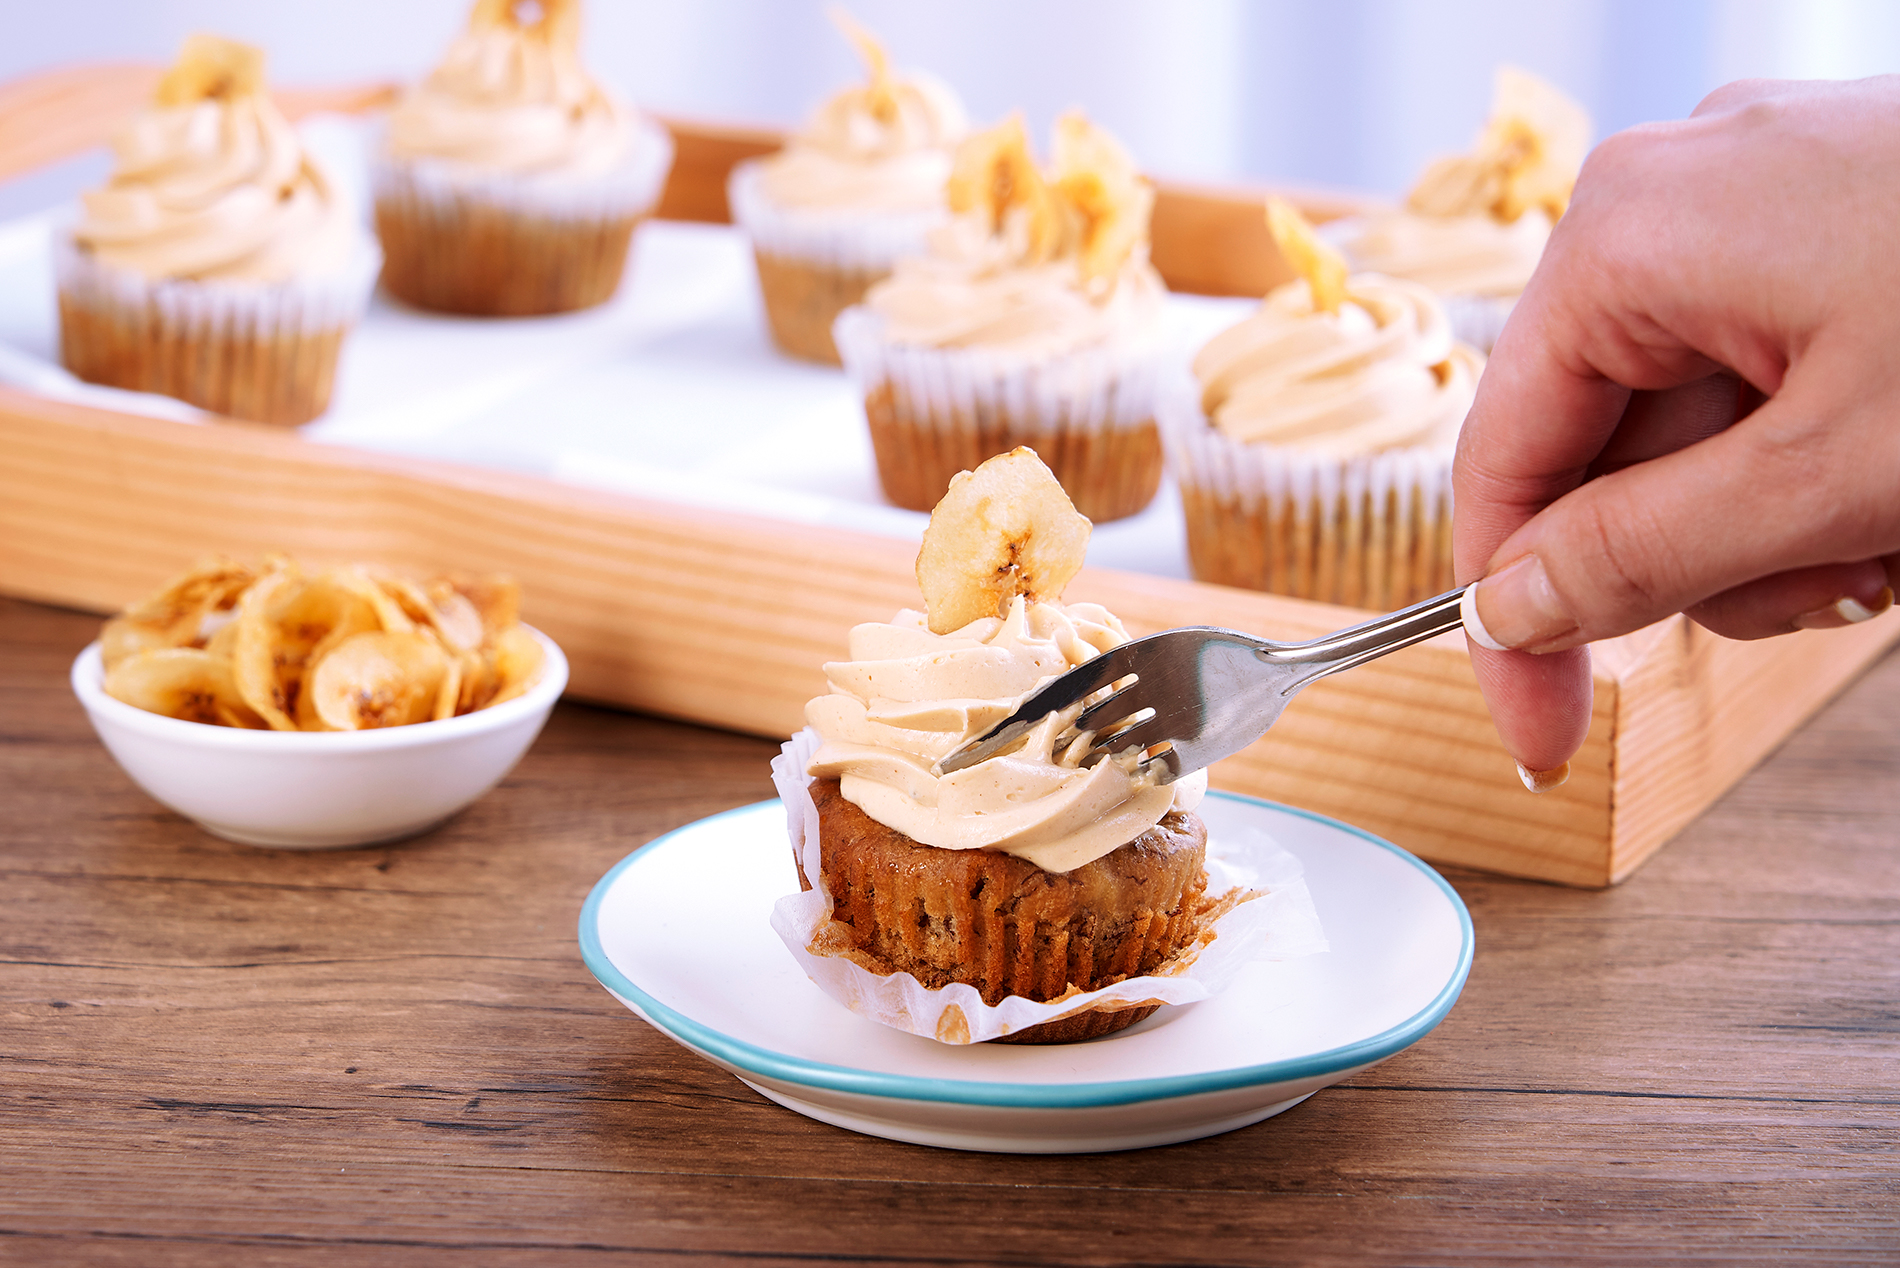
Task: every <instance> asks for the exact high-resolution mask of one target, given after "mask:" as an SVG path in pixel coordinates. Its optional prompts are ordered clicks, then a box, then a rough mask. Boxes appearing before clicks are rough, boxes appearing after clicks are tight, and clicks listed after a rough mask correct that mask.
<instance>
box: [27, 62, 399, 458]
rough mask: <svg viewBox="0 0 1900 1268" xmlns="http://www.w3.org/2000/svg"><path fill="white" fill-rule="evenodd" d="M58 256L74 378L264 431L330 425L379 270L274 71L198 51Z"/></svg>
mask: <svg viewBox="0 0 1900 1268" xmlns="http://www.w3.org/2000/svg"><path fill="white" fill-rule="evenodd" d="M113 153H114V160H115V161H114V166H113V172H112V176H111V178H110V179H109V180H107V182H106V184H105V186H104V187H103V188H100V189H96V190H93V191H91V192H89V193H87V194H85V195H84V197H83V200H82V211H81V213H80V215H79V217H78V220H77V222H76V223H75V224H74V225H73V226H72V227H71V228H70V229H69V230H67V231H65V232H63V233H61V234H60V235H59V236H58V237H57V238H56V241H55V246H54V254H55V260H54V267H55V275H56V277H57V280H58V288H59V333H60V359H61V361H63V362H64V363H65V365H66V368H67V369H69V370H71V371H72V372H73V373H74V374H76V375H78V376H79V377H80V378H82V379H85V380H87V381H88V382H92V383H104V384H108V385H110V386H112V387H122V388H130V389H132V390H134V391H140V392H162V393H164V394H165V395H167V396H175V397H177V398H178V399H180V400H182V401H188V402H190V403H191V404H193V405H197V406H201V407H202V408H204V409H208V410H212V411H215V412H216V413H220V414H228V415H230V416H232V417H234V418H244V419H250V420H252V421H254V422H261V423H281V424H288V425H295V424H298V423H306V422H309V421H310V420H311V419H313V418H315V417H316V416H317V415H319V414H321V413H322V412H323V411H324V408H325V407H326V406H327V405H328V404H329V401H330V386H331V382H332V380H333V379H334V378H335V376H336V362H337V352H338V350H339V349H340V348H341V346H342V344H343V338H344V336H345V335H346V334H347V333H348V332H349V329H350V327H351V326H352V325H353V324H354V323H355V322H356V320H357V319H358V318H359V317H360V316H361V315H362V313H363V308H364V306H365V304H366V303H367V302H368V299H369V292H370V289H371V288H372V287H373V286H374V285H375V280H376V269H377V267H378V265H379V263H380V262H381V258H382V257H381V254H380V253H379V252H378V250H377V248H376V244H375V242H374V241H372V240H371V239H370V237H369V235H368V233H366V232H365V231H364V230H363V228H362V227H361V226H360V225H359V224H358V223H357V221H356V218H355V216H354V215H352V213H351V210H350V208H349V207H348V206H347V205H345V203H344V202H343V201H342V200H341V199H340V198H339V197H338V195H337V192H336V188H335V186H333V185H332V184H331V182H330V180H329V178H328V177H327V176H326V175H325V174H324V173H323V171H322V169H321V168H319V167H318V166H317V165H316V163H315V162H313V161H312V160H311V158H310V156H309V155H308V154H306V153H305V152H304V149H303V146H302V145H301V144H300V143H299V142H298V139H297V134H296V133H295V132H294V131H293V130H292V129H291V126H290V123H289V122H288V121H287V120H286V119H285V118H284V116H283V114H282V113H281V112H279V110H278V109H277V107H276V106H275V105H274V104H272V102H271V99H270V97H269V96H268V95H267V94H266V92H265V88H264V55H263V53H261V52H260V51H258V50H257V49H254V48H250V47H247V46H245V45H243V44H236V43H232V42H231V41H229V40H223V39H219V38H217V37H215V36H210V35H195V36H193V37H191V39H189V40H187V41H186V43H185V48H184V52H183V53H182V54H181V55H180V57H179V60H178V63H177V65H175V66H173V67H172V68H171V70H170V71H168V72H167V73H166V75H165V76H164V78H163V79H162V80H160V81H159V85H158V92H157V94H156V96H155V97H154V98H153V101H152V104H151V105H150V106H148V107H147V108H146V109H145V110H143V111H141V112H140V113H139V114H138V115H137V116H135V117H134V118H133V119H132V120H131V122H130V123H128V124H127V125H126V126H125V128H124V129H123V130H122V131H121V132H120V133H119V135H118V137H117V138H116V139H115V140H114V142H113Z"/></svg>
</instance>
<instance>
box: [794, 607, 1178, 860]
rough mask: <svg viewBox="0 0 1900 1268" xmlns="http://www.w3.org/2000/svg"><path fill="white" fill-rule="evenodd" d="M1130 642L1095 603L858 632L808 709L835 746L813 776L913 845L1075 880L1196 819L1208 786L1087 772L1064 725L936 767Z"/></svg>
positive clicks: (903, 621) (1114, 768) (914, 619)
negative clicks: (1025, 702) (1090, 866)
mask: <svg viewBox="0 0 1900 1268" xmlns="http://www.w3.org/2000/svg"><path fill="white" fill-rule="evenodd" d="M1127 640H1128V634H1127V631H1125V630H1124V629H1123V628H1122V625H1121V622H1120V621H1118V620H1116V619H1115V617H1114V616H1112V615H1110V614H1109V612H1108V611H1107V610H1106V609H1104V608H1102V607H1100V606H1099V605H1096V604H1092V603H1075V604H1069V605H1066V606H1065V605H1062V604H1059V603H1047V602H1028V601H1026V600H1025V599H1024V598H1023V597H1022V596H1020V595H1019V596H1017V597H1016V598H1015V599H1013V600H1012V601H1011V603H1010V606H1009V607H1008V609H1007V611H1006V613H1005V615H1003V616H1001V617H985V618H983V619H981V620H977V621H972V622H971V623H970V624H968V625H966V626H964V627H963V628H962V629H959V630H957V631H955V632H953V633H950V634H933V633H931V632H930V628H929V625H928V622H927V621H926V619H925V617H924V615H923V614H922V613H920V612H912V611H904V612H900V613H898V615H897V617H896V619H895V620H893V621H890V622H888V623H874V624H867V625H860V626H857V627H856V628H854V629H853V630H852V631H851V637H850V659H849V660H846V661H839V662H835V663H832V664H829V665H826V666H825V676H826V677H827V678H828V679H829V681H830V683H831V693H830V694H829V695H823V696H819V697H818V698H816V699H815V700H813V701H811V702H810V703H809V704H808V705H806V706H805V718H806V721H807V722H808V723H809V724H810V725H811V727H812V729H813V730H815V731H816V732H817V733H818V735H819V736H820V738H821V739H822V740H823V744H822V746H821V747H820V748H819V750H818V752H817V753H816V754H815V755H814V756H813V758H812V761H811V765H810V767H809V772H810V774H812V775H813V776H815V777H818V778H836V779H837V780H838V781H839V784H840V787H841V791H842V792H843V794H844V796H845V798H846V800H848V801H850V802H852V803H853V804H854V805H856V806H857V807H858V808H859V809H861V810H863V811H864V812H865V813H866V814H868V815H870V816H871V817H872V818H873V819H875V820H877V821H878V822H879V823H882V824H884V825H885V826H886V827H890V828H895V829H896V830H897V831H899V832H902V833H903V834H904V835H906V836H908V837H909V838H911V840H913V841H917V842H920V843H921V844H924V845H934V846H938V847H940V848H943V849H949V850H977V849H987V850H1001V851H1003V852H1005V853H1008V854H1013V855H1016V856H1017V857H1019V858H1023V859H1027V860H1028V861H1029V862H1031V863H1034V864H1035V865H1036V866H1038V867H1040V868H1042V869H1044V870H1045V871H1052V872H1066V871H1070V870H1073V869H1074V868H1077V867H1080V866H1081V865H1082V864H1084V863H1087V862H1089V861H1091V860H1093V859H1098V858H1101V857H1102V856H1103V855H1105V854H1108V853H1109V852H1111V851H1113V850H1115V849H1116V848H1118V847H1120V846H1122V845H1125V844H1127V843H1128V842H1130V841H1132V840H1134V839H1135V838H1136V837H1138V836H1140V835H1141V834H1142V833H1144V832H1146V831H1147V830H1148V829H1149V828H1151V827H1153V826H1154V825H1155V824H1156V823H1158V822H1160V820H1161V817H1162V816H1163V815H1165V814H1166V813H1168V811H1169V810H1171V809H1174V808H1176V807H1177V806H1178V807H1179V808H1181V809H1184V810H1187V809H1192V808H1193V807H1194V805H1195V804H1197V803H1198V802H1199V800H1200V796H1201V793H1202V792H1203V791H1204V790H1205V788H1206V780H1205V777H1204V776H1199V775H1197V776H1194V777H1192V778H1191V779H1187V780H1182V781H1179V782H1177V783H1175V784H1170V785H1166V786H1163V787H1156V786H1154V785H1153V784H1152V783H1151V782H1148V781H1146V780H1144V779H1142V778H1138V777H1135V776H1132V775H1131V774H1130V773H1129V771H1128V770H1127V769H1126V768H1125V767H1123V766H1122V765H1120V764H1118V763H1117V762H1115V761H1103V762H1098V763H1097V764H1095V765H1094V766H1090V767H1083V766H1081V765H1080V764H1079V760H1080V756H1081V751H1080V746H1078V745H1071V746H1069V747H1068V749H1067V750H1066V751H1065V750H1063V749H1058V748H1057V743H1056V742H1057V738H1058V736H1059V735H1060V733H1061V732H1062V730H1063V728H1064V727H1065V726H1066V725H1067V721H1068V719H1067V717H1066V716H1065V715H1061V714H1052V715H1050V717H1048V718H1047V719H1045V720H1044V721H1043V722H1042V723H1041V724H1040V725H1039V726H1037V727H1036V728H1035V729H1034V730H1033V731H1032V732H1031V733H1030V734H1029V735H1028V736H1027V737H1026V739H1025V740H1024V741H1023V742H1022V743H1021V745H1020V746H1019V747H1017V748H1016V749H1014V750H1013V751H1011V752H1008V753H1005V754H1003V755H1001V756H998V757H993V758H991V759H989V760H988V761H985V762H979V763H978V764H977V765H975V766H970V767H966V768H965V769H963V770H960V771H956V772H954V773H952V774H949V775H939V774H937V773H936V763H937V761H938V760H939V759H941V758H943V757H945V756H946V755H948V754H949V753H950V752H951V751H952V750H954V749H956V748H957V747H959V746H960V745H962V744H963V743H964V742H965V741H966V740H970V739H973V738H975V737H976V736H978V735H981V734H982V733H983V732H985V731H987V730H988V729H989V728H990V727H992V726H994V725H995V724H996V723H997V722H999V721H1001V720H1002V719H1003V718H1004V717H1006V716H1007V715H1008V714H1009V713H1010V712H1011V711H1012V710H1014V709H1015V707H1016V704H1017V702H1018V701H1020V700H1021V699H1022V698H1023V697H1024V696H1026V695H1028V694H1029V693H1030V692H1031V691H1034V690H1035V689H1036V688H1037V687H1038V686H1040V685H1041V684H1043V683H1044V682H1047V681H1048V680H1049V679H1050V678H1052V677H1054V676H1055V675H1057V674H1060V673H1063V672H1065V671H1066V670H1068V669H1070V668H1072V667H1074V666H1076V665H1079V664H1081V663H1083V662H1084V661H1086V660H1089V659H1091V658H1093V657H1095V656H1098V655H1100V654H1101V653H1102V652H1104V651H1107V650H1108V649H1110V648H1113V647H1116V646H1119V645H1120V644H1122V643H1124V642H1126V641H1127Z"/></svg>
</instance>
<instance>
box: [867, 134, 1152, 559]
mask: <svg viewBox="0 0 1900 1268" xmlns="http://www.w3.org/2000/svg"><path fill="white" fill-rule="evenodd" d="M1054 158H1055V162H1054V165H1053V168H1052V169H1051V170H1050V171H1049V172H1047V173H1045V172H1043V171H1042V170H1041V169H1040V168H1038V167H1037V165H1036V163H1035V161H1034V159H1033V158H1032V157H1031V155H1030V152H1029V142H1028V138H1027V136H1026V135H1025V134H1024V132H1023V125H1022V121H1021V119H1020V118H1011V119H1009V120H1007V121H1005V122H1004V123H1003V124H1001V125H1000V126H998V127H996V128H994V129H991V130H990V131H988V132H984V133H981V134H978V135H976V136H972V137H970V138H969V139H968V140H966V141H965V142H964V143H963V144H962V145H961V146H959V147H958V150H957V156H956V167H955V170H954V171H953V172H952V174H951V178H950V184H949V189H948V192H949V198H950V206H951V210H952V211H953V212H954V213H955V218H954V219H953V220H952V221H951V222H950V223H948V224H946V225H943V226H942V227H940V228H938V229H935V230H932V231H931V234H930V242H929V250H928V252H927V253H926V254H923V255H919V256H912V257H907V258H905V259H901V260H899V261H898V262H897V266H896V268H895V269H894V270H893V271H892V273H891V276H890V277H888V278H886V279H885V280H884V281H882V282H879V283H878V284H877V285H876V286H873V287H872V288H871V290H870V291H869V292H868V293H867V294H866V295H865V297H864V302H863V303H862V304H860V305H857V306H854V307H852V308H848V309H846V310H845V311H844V312H843V313H842V314H840V316H839V318H838V322H837V325H836V326H835V327H833V332H832V333H833V335H834V337H835V338H836V340H837V344H838V351H839V352H840V353H841V354H842V355H843V358H844V365H845V369H846V370H847V371H849V372H850V374H851V376H852V378H853V380H854V381H855V383H856V385H857V387H858V389H859V391H860V392H861V393H862V394H863V397H864V412H865V417H866V420H867V421H868V422H869V424H870V428H871V443H872V447H873V449H874V450H875V452H876V455H877V471H878V478H879V480H880V481H881V482H882V484H883V486H884V493H885V496H886V497H888V498H889V499H890V500H891V501H892V502H894V503H896V504H897V505H898V506H902V507H908V508H909V509H911V510H918V511H927V510H929V509H930V508H931V507H932V506H934V505H935V504H936V502H937V500H938V499H939V498H941V497H942V496H943V494H944V491H945V490H946V489H947V488H948V487H949V484H950V478H951V477H952V476H954V475H956V474H957V473H958V472H959V471H967V470H969V469H970V468H972V467H975V466H976V465H977V464H978V463H981V462H982V461H984V460H985V459H987V458H990V457H993V456H995V455H996V454H1000V453H1007V452H1008V451H1009V450H1011V449H1013V448H1015V447H1016V446H1018V445H1027V446H1029V447H1031V448H1033V449H1034V450H1035V451H1036V452H1037V453H1038V454H1040V455H1041V456H1042V460H1043V461H1044V462H1046V463H1047V464H1048V465H1049V467H1050V469H1051V470H1052V471H1054V472H1055V474H1056V478H1057V479H1059V480H1060V481H1061V482H1062V487H1063V488H1064V489H1066V490H1067V491H1068V494H1069V496H1070V497H1071V498H1073V499H1074V501H1075V504H1076V506H1077V507H1078V508H1079V509H1080V510H1081V512H1082V513H1083V514H1084V515H1086V516H1088V517H1089V518H1090V519H1092V520H1096V521H1102V520H1112V519H1119V518H1121V517H1123V516H1127V515H1133V514H1134V513H1135V512H1137V511H1139V510H1141V509H1142V508H1143V507H1144V506H1146V505H1147V504H1148V503H1149V501H1150V500H1152V499H1153V497H1154V493H1155V489H1156V487H1157V486H1158V485H1159V484H1160V481H1161V441H1160V435H1159V432H1158V431H1157V429H1156V425H1155V415H1154V397H1155V384H1156V371H1157V368H1158V363H1159V357H1160V353H1161V346H1162V340H1161V319H1162V302H1163V298H1164V296H1165V295H1166V293H1167V292H1166V288H1165V287H1164V286H1163V285H1162V283H1161V277H1160V275H1159V274H1157V273H1156V272H1155V270H1154V267H1153V266H1152V265H1151V264H1149V262H1148V215H1149V212H1150V210H1151V209H1152V207H1153V205H1154V191H1153V189H1152V188H1151V187H1150V186H1149V184H1148V182H1147V181H1146V180H1144V179H1142V177H1141V176H1140V175H1139V174H1138V173H1137V172H1136V170H1135V165H1134V162H1133V160H1131V159H1130V158H1129V156H1128V153H1127V151H1125V150H1124V149H1122V147H1121V146H1120V145H1119V144H1118V143H1117V142H1116V141H1115V140H1114V138H1112V137H1110V136H1109V135H1108V134H1107V133H1106V132H1103V131H1102V130H1100V129H1099V128H1096V127H1094V126H1093V125H1091V124H1090V123H1089V122H1088V121H1087V120H1086V119H1084V118H1083V117H1082V116H1081V115H1079V114H1076V113H1070V114H1067V115H1064V116H1063V117H1062V118H1061V119H1059V120H1058V121H1057V123H1056V131H1055V149H1054Z"/></svg>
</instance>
